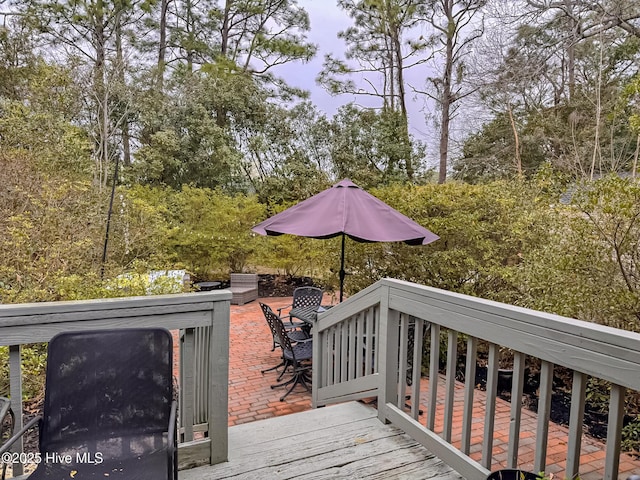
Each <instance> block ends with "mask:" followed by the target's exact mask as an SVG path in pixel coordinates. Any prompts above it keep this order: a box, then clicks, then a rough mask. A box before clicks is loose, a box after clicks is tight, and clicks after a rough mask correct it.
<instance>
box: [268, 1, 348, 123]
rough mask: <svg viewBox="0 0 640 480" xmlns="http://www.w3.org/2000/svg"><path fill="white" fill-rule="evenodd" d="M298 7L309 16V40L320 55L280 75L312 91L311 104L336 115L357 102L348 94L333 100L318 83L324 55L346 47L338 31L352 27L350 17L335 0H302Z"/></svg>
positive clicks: (284, 68)
mask: <svg viewBox="0 0 640 480" xmlns="http://www.w3.org/2000/svg"><path fill="white" fill-rule="evenodd" d="M298 4H299V5H300V6H301V7H303V8H304V9H305V10H306V11H307V13H308V14H309V18H310V20H311V31H310V32H309V34H308V40H309V41H310V42H311V43H313V44H315V45H317V46H318V53H317V54H316V56H315V57H314V58H313V59H312V60H311V61H310V62H308V63H301V62H296V63H295V64H291V65H283V66H282V67H281V68H280V69H279V72H278V73H279V74H280V75H281V76H283V77H284V78H286V80H287V83H289V84H290V85H293V86H295V87H300V88H303V89H305V90H308V91H309V92H311V101H312V102H313V103H314V104H315V105H316V106H317V107H318V108H319V109H320V110H322V111H323V112H325V113H326V114H327V115H333V114H335V113H336V111H337V110H338V108H339V107H340V106H341V105H344V104H346V103H349V102H350V101H352V100H354V99H353V98H349V96H347V95H341V96H340V97H332V96H331V95H329V94H328V93H327V92H326V90H325V89H324V88H322V87H321V86H320V85H318V84H317V83H316V81H315V79H316V77H317V76H318V74H319V73H320V71H321V70H322V63H323V61H324V56H325V55H326V54H328V53H334V54H341V53H342V52H343V51H344V49H345V44H344V42H343V41H342V40H340V39H339V38H338V32H339V31H341V30H344V29H345V28H347V27H349V26H350V24H351V21H350V19H349V17H348V16H347V15H346V13H345V12H343V11H342V10H341V9H340V8H338V6H337V2H336V1H335V0H299V1H298Z"/></svg>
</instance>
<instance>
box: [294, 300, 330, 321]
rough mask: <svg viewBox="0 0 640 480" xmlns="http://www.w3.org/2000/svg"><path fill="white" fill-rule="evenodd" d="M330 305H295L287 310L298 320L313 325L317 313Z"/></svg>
mask: <svg viewBox="0 0 640 480" xmlns="http://www.w3.org/2000/svg"><path fill="white" fill-rule="evenodd" d="M331 306H332V305H328V306H326V307H323V306H319V307H316V306H311V307H296V308H292V309H291V311H290V312H289V315H291V317H295V318H297V319H299V320H302V321H303V322H304V323H306V324H308V325H313V322H315V321H316V319H317V318H318V313H322V312H324V311H326V310H327V309H328V308H331Z"/></svg>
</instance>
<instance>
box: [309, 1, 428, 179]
mask: <svg viewBox="0 0 640 480" xmlns="http://www.w3.org/2000/svg"><path fill="white" fill-rule="evenodd" d="M421 4H422V2H420V1H418V0H341V1H339V2H338V5H339V6H340V7H341V8H342V9H344V10H345V11H346V12H347V13H348V15H349V16H350V17H351V18H353V23H354V24H353V26H352V27H350V28H348V29H347V30H345V31H344V32H340V33H339V35H338V36H339V37H340V38H342V39H344V41H345V42H346V44H347V50H346V52H345V56H346V61H345V60H341V59H338V58H335V57H333V56H331V55H327V57H326V58H325V62H324V69H323V71H322V72H321V73H320V75H319V76H318V81H319V82H320V83H321V84H322V85H323V86H324V87H325V88H326V89H327V90H328V91H329V92H330V93H331V94H333V95H339V94H345V93H347V94H352V95H356V96H360V97H372V98H374V99H378V100H379V101H380V102H381V105H380V104H376V105H375V107H376V108H381V111H382V112H383V114H384V115H387V116H396V114H397V119H398V120H399V121H398V122H397V131H396V136H397V138H398V141H400V142H403V143H404V144H405V147H404V148H403V149H400V150H399V151H398V153H406V152H409V151H410V150H411V146H410V142H411V139H410V137H409V129H408V122H409V121H408V115H407V105H406V89H407V85H406V80H405V73H406V71H407V70H408V69H410V68H413V67H415V66H417V65H420V64H422V63H424V62H425V61H426V59H425V58H423V57H420V54H421V53H423V52H424V50H425V44H424V42H423V41H421V40H420V39H419V38H418V39H409V40H407V38H406V36H407V35H408V33H409V32H410V31H411V29H412V28H414V27H416V26H417V25H418V23H419V21H420V15H421V14H423V7H422V5H421ZM354 76H361V77H362V78H363V79H364V82H365V83H366V84H367V85H368V86H367V87H366V88H364V87H363V86H362V84H361V83H356V82H354V80H353V77H354ZM395 143H397V142H395ZM393 163H396V164H401V163H402V164H403V168H404V171H405V174H406V177H407V179H409V180H413V178H414V175H415V173H416V171H417V170H418V167H417V166H416V165H414V164H413V157H412V156H411V155H408V154H404V155H403V154H401V156H399V157H397V158H396V159H394V161H393Z"/></svg>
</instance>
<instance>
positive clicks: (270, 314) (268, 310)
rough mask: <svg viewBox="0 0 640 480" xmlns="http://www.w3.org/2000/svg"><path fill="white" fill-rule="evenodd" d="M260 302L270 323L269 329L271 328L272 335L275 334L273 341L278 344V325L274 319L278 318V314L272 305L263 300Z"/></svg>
mask: <svg viewBox="0 0 640 480" xmlns="http://www.w3.org/2000/svg"><path fill="white" fill-rule="evenodd" d="M258 303H260V308H261V309H262V313H263V314H264V318H265V319H266V320H267V324H268V325H269V330H271V335H273V341H274V342H275V343H276V344H279V343H280V342H278V339H277V338H276V327H275V324H274V320H273V317H276V318H277V317H278V316H277V315H276V314H275V313H274V311H273V310H272V309H271V307H270V306H269V305H267V304H266V303H262V302H258Z"/></svg>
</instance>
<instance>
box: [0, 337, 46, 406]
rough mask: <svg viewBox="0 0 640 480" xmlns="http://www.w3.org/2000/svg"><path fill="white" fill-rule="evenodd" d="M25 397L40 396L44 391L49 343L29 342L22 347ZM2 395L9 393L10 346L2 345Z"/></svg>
mask: <svg viewBox="0 0 640 480" xmlns="http://www.w3.org/2000/svg"><path fill="white" fill-rule="evenodd" d="M21 363H22V396H23V399H25V400H27V399H33V398H38V397H39V396H40V395H42V393H43V392H44V380H45V378H44V377H45V370H46V367H47V344H45V343H37V344H35V343H34V344H27V345H23V346H22V348H21ZM0 396H2V397H8V396H10V395H9V347H0Z"/></svg>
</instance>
